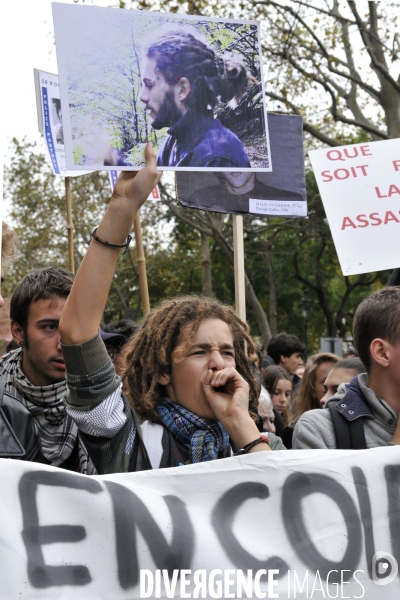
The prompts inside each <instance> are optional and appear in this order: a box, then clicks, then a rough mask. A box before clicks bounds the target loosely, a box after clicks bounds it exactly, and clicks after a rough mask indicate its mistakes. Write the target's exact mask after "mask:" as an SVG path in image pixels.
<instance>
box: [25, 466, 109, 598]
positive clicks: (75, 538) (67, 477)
mask: <svg viewBox="0 0 400 600" xmlns="http://www.w3.org/2000/svg"><path fill="white" fill-rule="evenodd" d="M39 485H48V486H52V487H65V488H72V489H76V490H84V491H86V492H90V493H91V494H97V493H98V492H101V491H102V487H101V485H100V483H99V482H98V481H96V480H95V479H91V478H90V477H79V476H77V475H74V474H73V473H68V472H64V471H61V472H60V473H54V472H49V471H31V472H27V473H24V475H22V477H21V480H20V482H19V498H20V502H21V508H22V519H23V530H22V539H23V540H24V544H25V548H26V553H27V555H28V577H29V581H30V583H31V585H32V586H33V587H35V588H42V589H43V588H48V587H51V586H60V585H86V584H87V583H90V581H91V576H90V573H89V569H88V568H87V567H85V566H83V565H66V566H51V565H46V564H45V562H44V558H43V552H42V548H41V546H43V545H44V544H55V543H60V542H65V543H71V542H80V541H81V540H84V539H85V537H86V532H85V528H84V527H83V526H81V525H46V526H43V525H42V526H41V525H39V513H38V508H37V504H36V492H37V489H38V487H39Z"/></svg>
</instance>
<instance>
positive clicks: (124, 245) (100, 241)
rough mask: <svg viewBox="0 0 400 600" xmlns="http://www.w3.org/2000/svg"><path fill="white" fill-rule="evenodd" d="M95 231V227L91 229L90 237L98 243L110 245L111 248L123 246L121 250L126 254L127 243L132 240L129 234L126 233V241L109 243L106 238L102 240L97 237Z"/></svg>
mask: <svg viewBox="0 0 400 600" xmlns="http://www.w3.org/2000/svg"><path fill="white" fill-rule="evenodd" d="M96 231H97V227H96V229H93V231H92V233H91V235H92V238H93V239H94V240H96V242H99V243H100V244H104V245H105V246H110V247H111V248H125V250H124V251H123V254H126V251H127V250H128V247H129V244H130V243H131V241H132V236H131V235H128V237H127V238H126V241H125V242H124V243H123V244H111V243H110V242H107V240H102V239H101V238H99V236H98V235H96Z"/></svg>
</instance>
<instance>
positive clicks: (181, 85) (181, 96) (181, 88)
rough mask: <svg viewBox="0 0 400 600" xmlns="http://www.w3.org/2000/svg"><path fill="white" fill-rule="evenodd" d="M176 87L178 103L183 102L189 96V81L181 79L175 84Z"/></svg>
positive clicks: (190, 87) (184, 78)
mask: <svg viewBox="0 0 400 600" xmlns="http://www.w3.org/2000/svg"><path fill="white" fill-rule="evenodd" d="M177 86H178V100H180V102H184V101H185V100H186V98H187V97H188V96H189V94H190V92H191V89H192V86H191V85H190V81H189V79H188V78H187V77H181V78H180V80H179V81H178V83H177Z"/></svg>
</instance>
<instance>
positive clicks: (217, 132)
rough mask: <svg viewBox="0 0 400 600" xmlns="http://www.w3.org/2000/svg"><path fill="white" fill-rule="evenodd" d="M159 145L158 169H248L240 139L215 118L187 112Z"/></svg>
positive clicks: (248, 165)
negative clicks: (159, 167)
mask: <svg viewBox="0 0 400 600" xmlns="http://www.w3.org/2000/svg"><path fill="white" fill-rule="evenodd" d="M168 133H169V136H168V137H167V139H166V140H165V141H164V143H163V145H162V146H161V148H160V150H159V152H158V157H157V165H159V166H161V167H216V168H218V167H250V161H249V158H248V156H247V154H246V152H245V151H244V148H243V145H242V142H241V141H240V140H239V138H238V137H237V136H236V135H235V134H234V133H232V131H229V129H227V128H226V127H224V126H223V125H222V124H221V122H220V121H218V119H213V117H212V116H204V115H201V114H199V113H196V112H195V111H192V110H189V111H188V112H187V113H186V114H185V115H184V116H183V117H182V118H181V119H179V121H178V122H177V123H175V125H173V126H172V127H171V128H170V129H169V131H168Z"/></svg>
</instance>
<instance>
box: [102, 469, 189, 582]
mask: <svg viewBox="0 0 400 600" xmlns="http://www.w3.org/2000/svg"><path fill="white" fill-rule="evenodd" d="M104 483H105V485H106V486H107V489H108V491H109V493H110V494H111V498H112V502H113V511H114V521H115V531H116V533H115V535H116V546H117V548H116V550H117V561H118V577H119V582H120V585H121V587H122V588H123V589H124V590H126V589H128V588H130V587H133V586H135V585H137V583H138V582H139V561H138V553H137V545H136V528H138V529H139V530H140V531H141V533H142V535H143V537H144V539H145V540H146V543H147V545H148V547H149V549H150V552H151V555H152V557H153V560H154V562H155V563H156V565H157V569H166V570H168V571H169V572H170V573H171V575H172V572H173V570H174V569H188V568H190V564H191V561H192V557H193V552H194V529H193V525H192V523H191V521H190V518H189V515H188V512H187V510H186V506H185V504H184V503H183V502H182V500H180V499H179V498H177V497H176V496H164V501H165V503H166V505H167V506H168V509H169V512H170V515H171V520H172V524H173V536H172V542H171V545H169V544H168V542H167V541H166V539H165V537H164V535H163V534H162V532H161V530H160V528H159V526H158V525H157V523H156V522H155V520H154V518H153V517H152V515H151V514H150V512H149V510H148V508H147V507H146V506H145V504H144V503H143V502H142V500H140V498H138V496H136V494H134V493H133V492H131V491H130V490H129V489H128V488H126V487H124V486H123V485H120V484H119V483H114V482H111V481H105V482H104Z"/></svg>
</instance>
